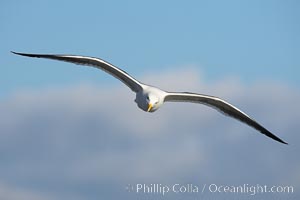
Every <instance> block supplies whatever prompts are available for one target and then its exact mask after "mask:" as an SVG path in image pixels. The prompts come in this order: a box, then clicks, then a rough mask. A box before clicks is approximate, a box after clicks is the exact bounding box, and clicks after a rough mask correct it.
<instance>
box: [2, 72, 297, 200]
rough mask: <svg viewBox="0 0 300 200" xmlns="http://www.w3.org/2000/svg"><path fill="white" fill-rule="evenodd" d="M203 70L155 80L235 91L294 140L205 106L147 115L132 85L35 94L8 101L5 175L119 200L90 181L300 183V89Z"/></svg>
mask: <svg viewBox="0 0 300 200" xmlns="http://www.w3.org/2000/svg"><path fill="white" fill-rule="evenodd" d="M198 77H201V73H199V72H198V71H197V70H196V69H195V68H187V69H185V70H184V71H172V72H165V74H160V75H159V76H157V77H153V76H149V77H146V78H145V80H146V81H145V83H148V82H149V83H150V84H151V83H152V82H151V80H152V79H153V85H156V86H161V88H162V89H166V90H175V89H176V88H179V90H181V91H192V92H200V93H209V94H210V95H216V96H220V97H222V98H225V99H226V100H228V101H229V102H231V103H233V104H234V105H236V106H237V107H239V108H242V110H244V111H245V112H246V113H249V114H250V115H251V116H252V117H254V118H256V119H257V120H258V121H259V122H261V123H262V124H264V125H265V126H266V128H268V129H270V130H272V131H274V133H275V134H276V135H278V136H279V137H282V138H283V139H284V140H286V141H287V142H289V143H291V145H289V146H285V145H282V144H280V143H278V142H276V141H273V140H271V139H269V138H267V137H265V136H264V135H261V134H260V133H258V132H257V131H256V130H254V129H252V128H250V127H248V126H246V125H244V124H242V123H240V122H238V121H236V120H234V119H231V118H228V117H224V116H223V115H221V114H220V113H218V112H216V111H214V110H212V109H211V108H208V107H206V106H202V105H193V104H184V103H182V104H174V103H168V104H166V105H164V106H163V107H162V108H161V109H160V110H158V111H157V112H155V113H151V114H149V113H145V112H143V111H141V110H139V109H138V108H137V106H136V105H135V103H134V101H133V100H134V98H135V96H134V94H133V93H131V92H130V90H129V89H127V88H125V87H123V86H122V87H121V86H120V87H116V88H103V87H100V86H91V85H79V86H74V87H66V88H53V89H48V90H46V91H25V92H18V93H17V94H15V95H13V96H11V97H8V98H7V99H6V100H3V101H2V102H0V110H1V113H0V133H1V134H0V152H5V153H2V154H1V155H2V156H1V157H0V162H1V163H2V164H1V165H0V178H1V180H2V181H3V183H5V182H10V181H14V182H15V183H16V184H18V183H24V182H25V181H28V184H29V185H32V186H30V187H29V190H30V191H31V190H32V191H36V190H37V191H38V188H36V187H35V186H34V185H43V188H46V189H44V190H46V192H47V193H49V194H53V195H54V196H60V195H61V196H63V195H66V194H68V195H70V196H74V194H75V195H77V196H79V198H78V199H80V197H81V196H82V197H83V198H82V199H86V198H87V196H88V197H96V196H98V195H103V194H104V193H105V194H106V196H105V197H107V198H110V199H113V198H112V197H115V196H114V195H115V193H114V192H112V191H115V190H117V191H118V188H117V189H116V188H111V187H110V186H106V187H108V188H109V189H108V190H104V189H103V188H102V189H101V188H100V189H99V188H95V187H91V188H89V189H87V188H85V187H84V186H83V185H82V184H90V185H91V184H92V185H93V184H96V185H97V184H100V183H101V185H109V184H106V183H107V182H113V183H119V184H120V183H122V184H123V183H124V184H126V183H131V182H136V181H140V182H142V181H144V182H151V181H154V182H159V181H163V182H167V181H169V182H172V181H182V182H196V183H198V182H200V183H203V182H205V183H210V182H211V183H212V182H216V183H218V182H221V183H228V184H229V183H238V182H243V181H244V182H252V183H256V182H266V183H272V184H280V183H287V184H288V183H290V184H296V182H295V181H294V177H295V174H297V173H299V170H298V169H299V166H300V163H299V159H298V160H297V159H295V158H296V157H297V154H298V153H297V152H299V145H297V144H298V143H299V142H297V141H299V136H298V135H297V134H296V133H297V130H298V129H299V125H298V119H299V117H300V116H299V113H300V112H299V111H300V109H299V107H298V106H294V105H297V102H299V100H300V95H299V91H298V90H297V89H295V88H290V87H288V86H282V85H280V84H274V83H263V84H262V83H259V84H257V85H252V86H245V85H243V84H242V83H240V81H239V80H238V79H236V78H229V79H224V80H220V81H219V82H216V83H212V84H207V83H205V82H204V81H201V78H198ZM270 100H271V101H270ZM284 169H286V170H284ZM289 181H290V182H289ZM20 187H21V184H20ZM298 187H299V185H298ZM57 188H63V189H57ZM87 191H88V192H87ZM17 193H18V192H17ZM17 193H16V194H17ZM20 194H22V192H20ZM0 197H1V195H0ZM11 199H13V200H14V199H18V198H11Z"/></svg>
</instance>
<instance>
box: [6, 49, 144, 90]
mask: <svg viewBox="0 0 300 200" xmlns="http://www.w3.org/2000/svg"><path fill="white" fill-rule="evenodd" d="M12 53H14V54H17V55H21V56H28V57H36V58H48V59H53V60H60V61H65V62H71V63H75V64H78V65H88V66H92V67H96V68H98V69H101V70H103V71H105V72H107V73H109V74H111V75H112V76H114V77H116V78H117V79H119V80H121V81H122V82H123V83H124V84H125V85H127V86H128V87H129V88H130V89H131V90H132V91H134V92H138V91H139V90H140V89H141V83H140V82H139V81H137V80H135V79H134V78H133V77H131V76H130V75H129V74H127V73H126V72H125V71H123V70H121V69H119V68H118V67H115V66H114V65H112V64H110V63H108V62H106V61H104V60H102V59H99V58H94V57H87V56H75V55H51V54H28V53H17V52H13V51H12Z"/></svg>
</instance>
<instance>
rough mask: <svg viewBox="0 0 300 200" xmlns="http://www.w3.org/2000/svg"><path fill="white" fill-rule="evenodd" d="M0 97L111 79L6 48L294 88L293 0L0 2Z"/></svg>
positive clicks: (137, 71) (296, 31) (142, 70)
mask: <svg viewBox="0 0 300 200" xmlns="http://www.w3.org/2000/svg"><path fill="white" fill-rule="evenodd" d="M0 9H1V25H2V28H1V29H2V30H1V37H2V42H1V47H0V52H1V54H0V60H1V67H0V70H1V71H0V72H1V73H0V80H1V93H0V94H1V96H3V95H5V94H8V93H10V92H11V91H16V90H19V89H24V88H35V87H44V86H49V85H50V86H51V85H58V86H59V85H64V84H73V83H76V82H79V81H81V82H93V83H99V84H103V83H106V82H109V83H111V82H114V80H113V79H111V78H110V77H108V76H106V75H104V74H101V72H97V71H96V70H90V69H84V68H81V69H80V68H74V66H71V65H66V64H65V63H55V62H49V61H37V60H31V59H26V58H20V57H16V56H14V55H12V54H10V53H9V52H10V51H11V50H14V51H21V52H33V53H66V54H68V53H71V54H80V55H90V56H96V57H101V58H103V59H106V60H107V61H110V62H111V63H113V64H115V65H117V66H120V67H122V68H124V69H126V70H127V71H128V72H129V73H130V74H132V75H134V76H136V77H137V78H139V77H142V75H144V74H146V73H148V72H152V73H153V72H154V73H159V71H161V70H172V69H174V68H180V67H182V66H184V65H193V66H195V67H197V68H200V69H201V70H202V71H203V72H204V76H203V77H202V78H204V79H205V80H206V81H215V80H218V79H221V78H223V77H228V76H229V77H231V76H235V77H237V78H239V79H241V81H242V82H244V83H246V84H248V83H250V84H251V83H253V82H256V81H263V80H265V79H268V80H274V81H276V82H282V83H284V84H288V85H295V86H298V85H299V78H298V76H297V74H299V66H300V59H299V56H298V55H299V52H300V50H299V48H300V41H299V37H300V36H299V35H300V27H299V19H300V16H299V15H300V14H299V12H298V9H299V2H298V1H188V2H182V1H151V2H141V1H122V2H120V1H84V2H81V1H79V2H72V3H70V1H45V0H44V1H43V0H42V1H34V0H31V1H26V2H19V1H2V3H1V8H0Z"/></svg>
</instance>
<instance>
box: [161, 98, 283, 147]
mask: <svg viewBox="0 0 300 200" xmlns="http://www.w3.org/2000/svg"><path fill="white" fill-rule="evenodd" d="M164 101H166V102H167V101H180V102H192V103H200V104H205V105H207V106H210V107H212V108H215V109H217V110H219V111H221V112H222V113H224V114H225V115H228V116H230V117H233V118H235V119H237V120H239V121H241V122H244V123H246V124H248V125H249V126H251V127H253V128H255V129H256V130H258V131H260V132H261V133H263V134H265V135H266V136H268V137H270V138H272V139H274V140H276V141H278V142H281V143H284V144H287V143H286V142H284V141H283V140H281V139H280V138H278V137H277V136H275V135H274V134H272V133H271V132H270V131H268V130H267V129H265V128H264V127H263V126H262V125H260V124H259V123H257V122H256V121H255V120H253V119H251V118H250V117H249V116H248V115H247V114H245V113H244V112H242V111H241V110H239V109H238V108H236V107H235V106H233V105H231V104H229V103H227V102H226V101H224V100H222V99H220V98H218V97H214V96H208V95H203V94H194V93H168V94H167V95H166V97H165V100H164Z"/></svg>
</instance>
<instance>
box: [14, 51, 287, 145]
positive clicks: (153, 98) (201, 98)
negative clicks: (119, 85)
mask: <svg viewBox="0 0 300 200" xmlns="http://www.w3.org/2000/svg"><path fill="white" fill-rule="evenodd" d="M12 53H14V54H17V55H21V56H28V57H36V58H48V59H53V60H60V61H65V62H71V63H75V64H79V65H88V66H92V67H96V68H98V69H101V70H103V71H105V72H107V73H109V74H111V75H112V76H114V77H115V78H117V79H119V80H120V81H122V82H123V83H124V84H125V85H127V86H128V87H129V88H130V89H131V90H132V91H133V92H135V93H136V98H135V102H136V103H137V105H138V107H139V108H140V109H142V110H144V111H146V112H154V111H156V110H157V109H159V108H160V107H161V106H162V105H163V103H164V102H191V103H199V104H204V105H207V106H210V107H212V108H214V109H216V110H218V111H220V112H222V113H223V114H225V115H228V116H230V117H233V118H235V119H237V120H239V121H241V122H244V123H246V124H248V125H249V126H251V127H253V128H255V129H256V130H258V131H260V132H261V133H263V134H265V135H266V136H268V137H270V138H272V139H274V140H276V141H278V142H281V143H284V144H287V143H286V142H284V141H283V140H281V139H280V138H278V137H277V136H275V135H274V134H272V133H271V132H270V131H268V130H267V129H266V128H264V127H263V126H262V125H260V124H259V123H257V122H256V121H255V120H254V119H252V118H251V117H249V116H248V115H247V114H246V113H244V112H242V111H241V110H240V109H238V108H236V107H235V106H233V105H231V104H229V103H228V102H226V101H224V100H223V99H220V98H218V97H215V96H209V95H205V94H196V93H189V92H166V91H163V90H161V89H158V88H156V87H153V86H150V85H146V84H143V83H141V82H139V81H138V80H136V79H135V78H133V77H132V76H130V75H129V74H127V73H126V72H125V71H123V70H121V69H119V68H118V67H116V66H114V65H112V64H110V63H108V62H106V61H104V60H102V59H99V58H95V57H87V56H76V55H52V54H28V53H17V52H13V51H12Z"/></svg>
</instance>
